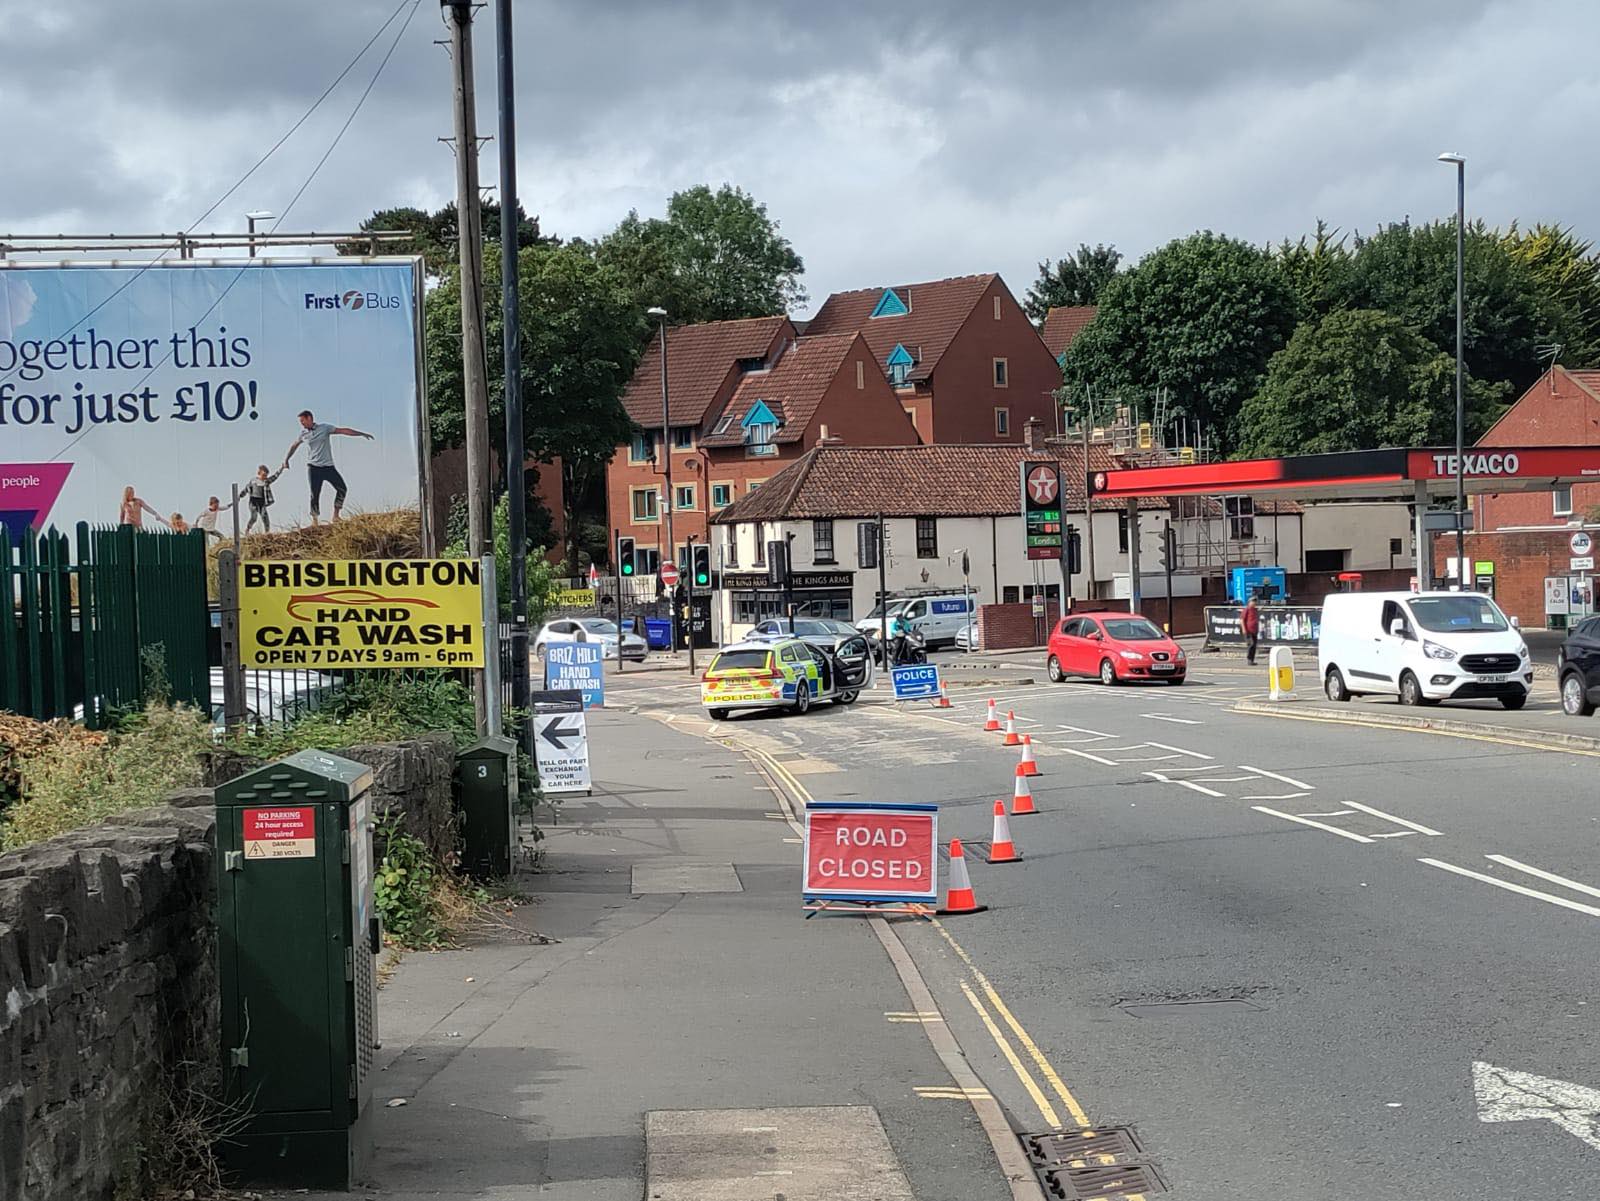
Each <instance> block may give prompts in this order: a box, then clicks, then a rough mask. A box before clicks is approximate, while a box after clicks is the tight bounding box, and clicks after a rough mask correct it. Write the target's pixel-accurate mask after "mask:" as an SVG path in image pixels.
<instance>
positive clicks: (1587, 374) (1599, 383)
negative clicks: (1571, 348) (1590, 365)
mask: <svg viewBox="0 0 1600 1201" xmlns="http://www.w3.org/2000/svg"><path fill="white" fill-rule="evenodd" d="M1567 375H1568V376H1570V377H1571V378H1572V379H1573V380H1574V381H1575V382H1576V383H1577V384H1578V386H1579V387H1581V388H1583V389H1584V391H1586V392H1588V393H1589V394H1590V395H1591V396H1594V397H1597V398H1600V371H1594V370H1590V369H1587V368H1585V369H1584V370H1582V371H1568V372H1567Z"/></svg>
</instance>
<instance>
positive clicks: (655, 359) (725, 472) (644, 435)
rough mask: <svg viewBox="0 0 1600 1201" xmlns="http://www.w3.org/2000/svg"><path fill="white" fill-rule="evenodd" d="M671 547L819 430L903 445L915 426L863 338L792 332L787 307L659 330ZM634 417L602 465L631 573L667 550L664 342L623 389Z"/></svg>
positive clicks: (643, 570)
mask: <svg viewBox="0 0 1600 1201" xmlns="http://www.w3.org/2000/svg"><path fill="white" fill-rule="evenodd" d="M667 397H668V405H669V409H670V412H669V415H668V420H667V426H668V428H669V429H670V430H671V435H670V443H671V445H670V447H669V448H667V450H666V452H665V453H668V454H670V455H671V463H672V491H673V496H672V498H671V501H672V525H673V530H672V533H673V539H674V541H675V542H676V543H677V554H676V556H675V558H676V559H677V561H678V562H679V563H680V564H681V563H683V561H684V552H683V548H684V546H685V545H686V543H687V538H688V536H689V535H690V534H693V535H694V537H695V539H696V540H697V541H699V542H705V541H706V540H707V534H708V529H709V520H710V518H711V517H713V516H714V515H715V514H716V513H717V512H718V511H719V510H721V509H724V508H727V507H728V506H729V505H731V504H732V503H733V502H734V501H735V500H736V499H738V498H740V497H743V496H747V495H749V494H750V493H751V492H753V491H755V490H756V489H757V488H759V487H760V486H761V485H762V484H763V483H764V482H765V481H766V480H768V479H770V478H771V477H772V476H774V475H776V474H778V472H780V471H782V470H783V469H784V468H785V467H786V466H788V465H789V464H790V463H792V462H794V461H795V459H797V458H799V457H800V456H801V455H803V454H804V453H806V452H807V451H808V450H810V449H811V448H812V447H814V446H816V445H817V444H818V443H819V442H821V441H822V440H823V439H838V440H842V441H847V442H850V443H852V444H854V445H862V446H905V445H910V444H914V443H915V442H916V441H917V434H916V430H915V429H914V428H913V426H912V424H911V420H910V418H909V417H908V416H907V414H906V411H905V410H904V409H903V408H902V407H901V405H900V403H899V401H898V400H897V399H896V397H895V390H894V389H893V388H891V387H890V385H889V381H888V379H887V378H886V377H885V375H884V373H883V370H882V369H881V368H880V367H879V365H878V362H877V360H876V357H875V355H874V354H873V351H872V349H871V348H870V347H869V345H868V344H867V342H866V341H865V340H864V339H863V338H861V337H860V335H858V334H856V333H854V332H853V331H846V332H842V333H837V334H833V335H817V336H813V335H812V334H810V333H808V334H806V335H805V336H801V335H800V334H799V333H798V332H797V331H796V329H795V326H794V324H793V323H792V322H791V321H789V319H788V318H787V317H758V318H751V319H748V320H743V321H716V322H708V323H706V324H703V325H690V326H682V327H679V328H677V329H669V330H668V333H667ZM622 403H623V406H624V408H626V410H627V412H628V415H629V416H630V417H631V418H633V420H634V422H635V423H636V424H637V425H638V426H639V427H640V428H639V430H638V432H637V433H636V434H635V435H634V437H633V439H632V441H631V443H629V444H627V445H624V446H620V447H618V448H617V452H616V456H615V457H614V458H613V459H612V461H611V464H610V466H609V467H608V468H607V471H606V504H607V509H608V511H609V513H610V524H611V527H612V528H613V529H616V530H619V531H620V532H621V533H622V534H623V535H624V536H629V537H632V538H634V539H635V544H636V556H637V558H636V566H637V570H638V573H639V575H640V576H647V575H654V574H655V572H656V571H657V569H658V567H659V564H660V560H661V557H662V556H663V555H664V554H665V553H666V545H665V542H666V522H665V520H664V516H665V504H664V503H663V502H664V494H663V489H664V487H665V471H664V466H665V462H664V458H663V448H662V447H661V445H660V443H661V440H662V428H663V423H662V412H661V344H660V341H659V340H656V339H653V340H652V341H651V343H650V345H649V347H648V348H647V350H646V351H645V353H644V355H643V357H642V358H641V359H640V362H639V366H638V368H637V370H635V372H634V374H633V379H632V380H631V381H630V382H629V384H628V387H627V390H626V391H625V392H624V393H623V397H622Z"/></svg>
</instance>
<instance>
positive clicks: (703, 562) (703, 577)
mask: <svg viewBox="0 0 1600 1201" xmlns="http://www.w3.org/2000/svg"><path fill="white" fill-rule="evenodd" d="M690 578H691V579H693V580H694V586H695V587H696V588H710V587H711V548H710V547H709V546H706V545H705V544H704V543H696V544H695V546H694V571H693V573H692V574H691V576H690Z"/></svg>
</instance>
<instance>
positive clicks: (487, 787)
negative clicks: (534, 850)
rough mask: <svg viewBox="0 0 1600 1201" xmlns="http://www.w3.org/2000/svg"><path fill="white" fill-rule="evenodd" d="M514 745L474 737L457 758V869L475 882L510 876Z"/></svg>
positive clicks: (488, 737) (514, 837)
mask: <svg viewBox="0 0 1600 1201" xmlns="http://www.w3.org/2000/svg"><path fill="white" fill-rule="evenodd" d="M516 803H517V744H516V742H515V741H513V740H512V739H510V738H504V737H502V736H501V735H499V734H489V735H486V736H485V737H483V738H480V739H478V741H477V742H474V743H473V744H472V745H471V746H469V747H468V748H467V749H466V750H464V751H462V752H461V754H460V755H458V756H457V757H456V812H457V814H458V817H459V820H460V822H461V866H462V869H463V870H464V871H465V872H466V873H467V874H468V875H469V876H473V877H476V878H477V879H479V880H493V879H499V878H503V877H505V876H509V875H510V874H511V858H512V855H513V854H514V853H515V851H516V846H517V832H516V821H517V818H516Z"/></svg>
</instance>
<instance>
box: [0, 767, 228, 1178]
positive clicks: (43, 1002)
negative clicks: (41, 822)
mask: <svg viewBox="0 0 1600 1201" xmlns="http://www.w3.org/2000/svg"><path fill="white" fill-rule="evenodd" d="M214 848H215V817H214V813H213V810H212V807H211V794H210V793H209V792H206V791H203V790H196V791H194V792H191V793H184V794H180V795H179V796H177V797H175V798H173V801H172V803H170V804H169V805H165V806H161V807H158V808H154V809H143V810H137V811H134V812H130V813H124V814H120V815H118V816H117V817H115V818H112V819H111V820H109V821H107V822H105V823H103V824H101V825H98V826H93V827H90V828H88V829H84V830H77V831H74V832H72V833H70V834H65V835H62V836H61V837H59V838H54V839H51V840H50V841H48V842H43V843H39V844H37V845H35V846H31V847H27V848H24V849H23V850H20V851H15V852H12V853H10V854H6V855H0V998H3V1002H4V1004H3V1007H0V1197H4V1198H8V1199H10V1198H16V1199H17V1201H97V1199H99V1198H106V1197H110V1196H112V1195H113V1193H114V1192H120V1194H121V1195H124V1196H138V1195H142V1194H140V1193H139V1192H138V1191H137V1189H136V1179H135V1175H136V1172H137V1167H138V1160H137V1156H138V1148H139V1147H140V1145H141V1144H143V1145H144V1146H147V1147H148V1146H150V1145H151V1144H152V1140H154V1139H159V1138H160V1137H161V1131H160V1129H159V1118H158V1109H159V1098H160V1097H161V1096H162V1095H163V1088H164V1086H165V1084H166V1082H167V1081H168V1080H170V1079H171V1078H172V1076H173V1075H174V1073H175V1072H176V1070H177V1069H178V1067H179V1065H182V1064H185V1063H196V1064H209V1063H212V1062H214V1061H215V1058H216V1041H217V1037H218V1032H217V1022H218V1013H217V979H216V950H215V923H214V916H213V914H214V904H213V903H214V899H215V869H214V866H213V853H214Z"/></svg>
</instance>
